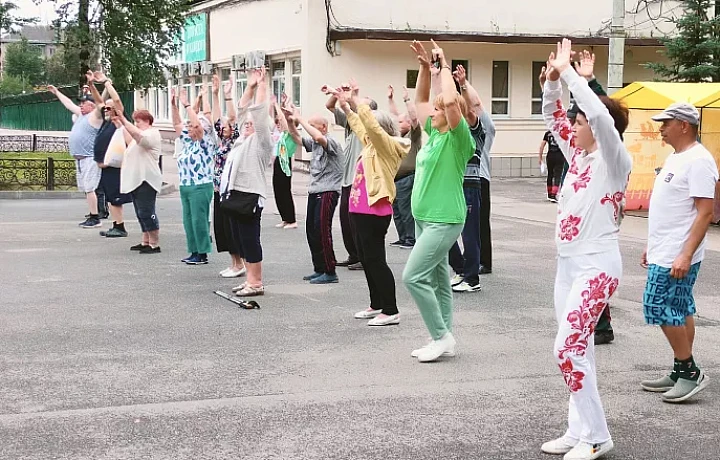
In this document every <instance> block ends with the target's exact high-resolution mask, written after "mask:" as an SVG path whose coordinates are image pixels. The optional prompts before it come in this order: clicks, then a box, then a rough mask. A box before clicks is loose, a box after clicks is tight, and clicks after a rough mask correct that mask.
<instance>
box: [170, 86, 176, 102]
mask: <svg viewBox="0 0 720 460" xmlns="http://www.w3.org/2000/svg"><path fill="white" fill-rule="evenodd" d="M170 105H172V106H176V105H177V91H175V88H170Z"/></svg>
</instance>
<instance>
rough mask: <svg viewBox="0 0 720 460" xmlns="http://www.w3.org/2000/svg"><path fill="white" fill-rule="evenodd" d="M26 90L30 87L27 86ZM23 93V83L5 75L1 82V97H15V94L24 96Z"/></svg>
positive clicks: (16, 78)
mask: <svg viewBox="0 0 720 460" xmlns="http://www.w3.org/2000/svg"><path fill="white" fill-rule="evenodd" d="M25 87H26V88H25V89H26V90H27V89H28V85H25ZM22 92H23V81H22V79H20V78H18V77H13V76H12V75H5V76H4V77H3V79H2V81H0V96H1V97H6V96H13V95H15V94H22Z"/></svg>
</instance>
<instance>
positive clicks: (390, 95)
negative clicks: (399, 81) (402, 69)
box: [388, 85, 395, 99]
mask: <svg viewBox="0 0 720 460" xmlns="http://www.w3.org/2000/svg"><path fill="white" fill-rule="evenodd" d="M394 96H395V88H393V86H392V85H388V99H392V98H393V97H394Z"/></svg>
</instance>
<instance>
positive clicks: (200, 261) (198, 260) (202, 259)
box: [185, 254, 208, 265]
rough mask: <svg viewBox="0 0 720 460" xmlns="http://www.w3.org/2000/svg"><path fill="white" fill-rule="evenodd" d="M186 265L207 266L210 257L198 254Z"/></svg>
mask: <svg viewBox="0 0 720 460" xmlns="http://www.w3.org/2000/svg"><path fill="white" fill-rule="evenodd" d="M185 263H186V264H188V265H205V264H207V263H208V257H207V254H197V255H195V256H193V257H190V258H189V259H188V260H187V262H185Z"/></svg>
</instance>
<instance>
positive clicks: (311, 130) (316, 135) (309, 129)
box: [296, 114, 328, 149]
mask: <svg viewBox="0 0 720 460" xmlns="http://www.w3.org/2000/svg"><path fill="white" fill-rule="evenodd" d="M296 120H297V121H298V122H299V123H300V126H302V127H303V129H304V130H305V132H306V133H308V136H310V137H311V138H312V139H313V140H314V141H315V142H317V143H318V144H320V145H322V146H323V148H325V149H327V146H328V140H327V137H325V135H324V134H323V133H321V132H320V130H319V129H317V128H315V127H314V126H312V125H311V124H310V123H308V122H307V120H305V118H303V117H302V116H300V114H297V116H296Z"/></svg>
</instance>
